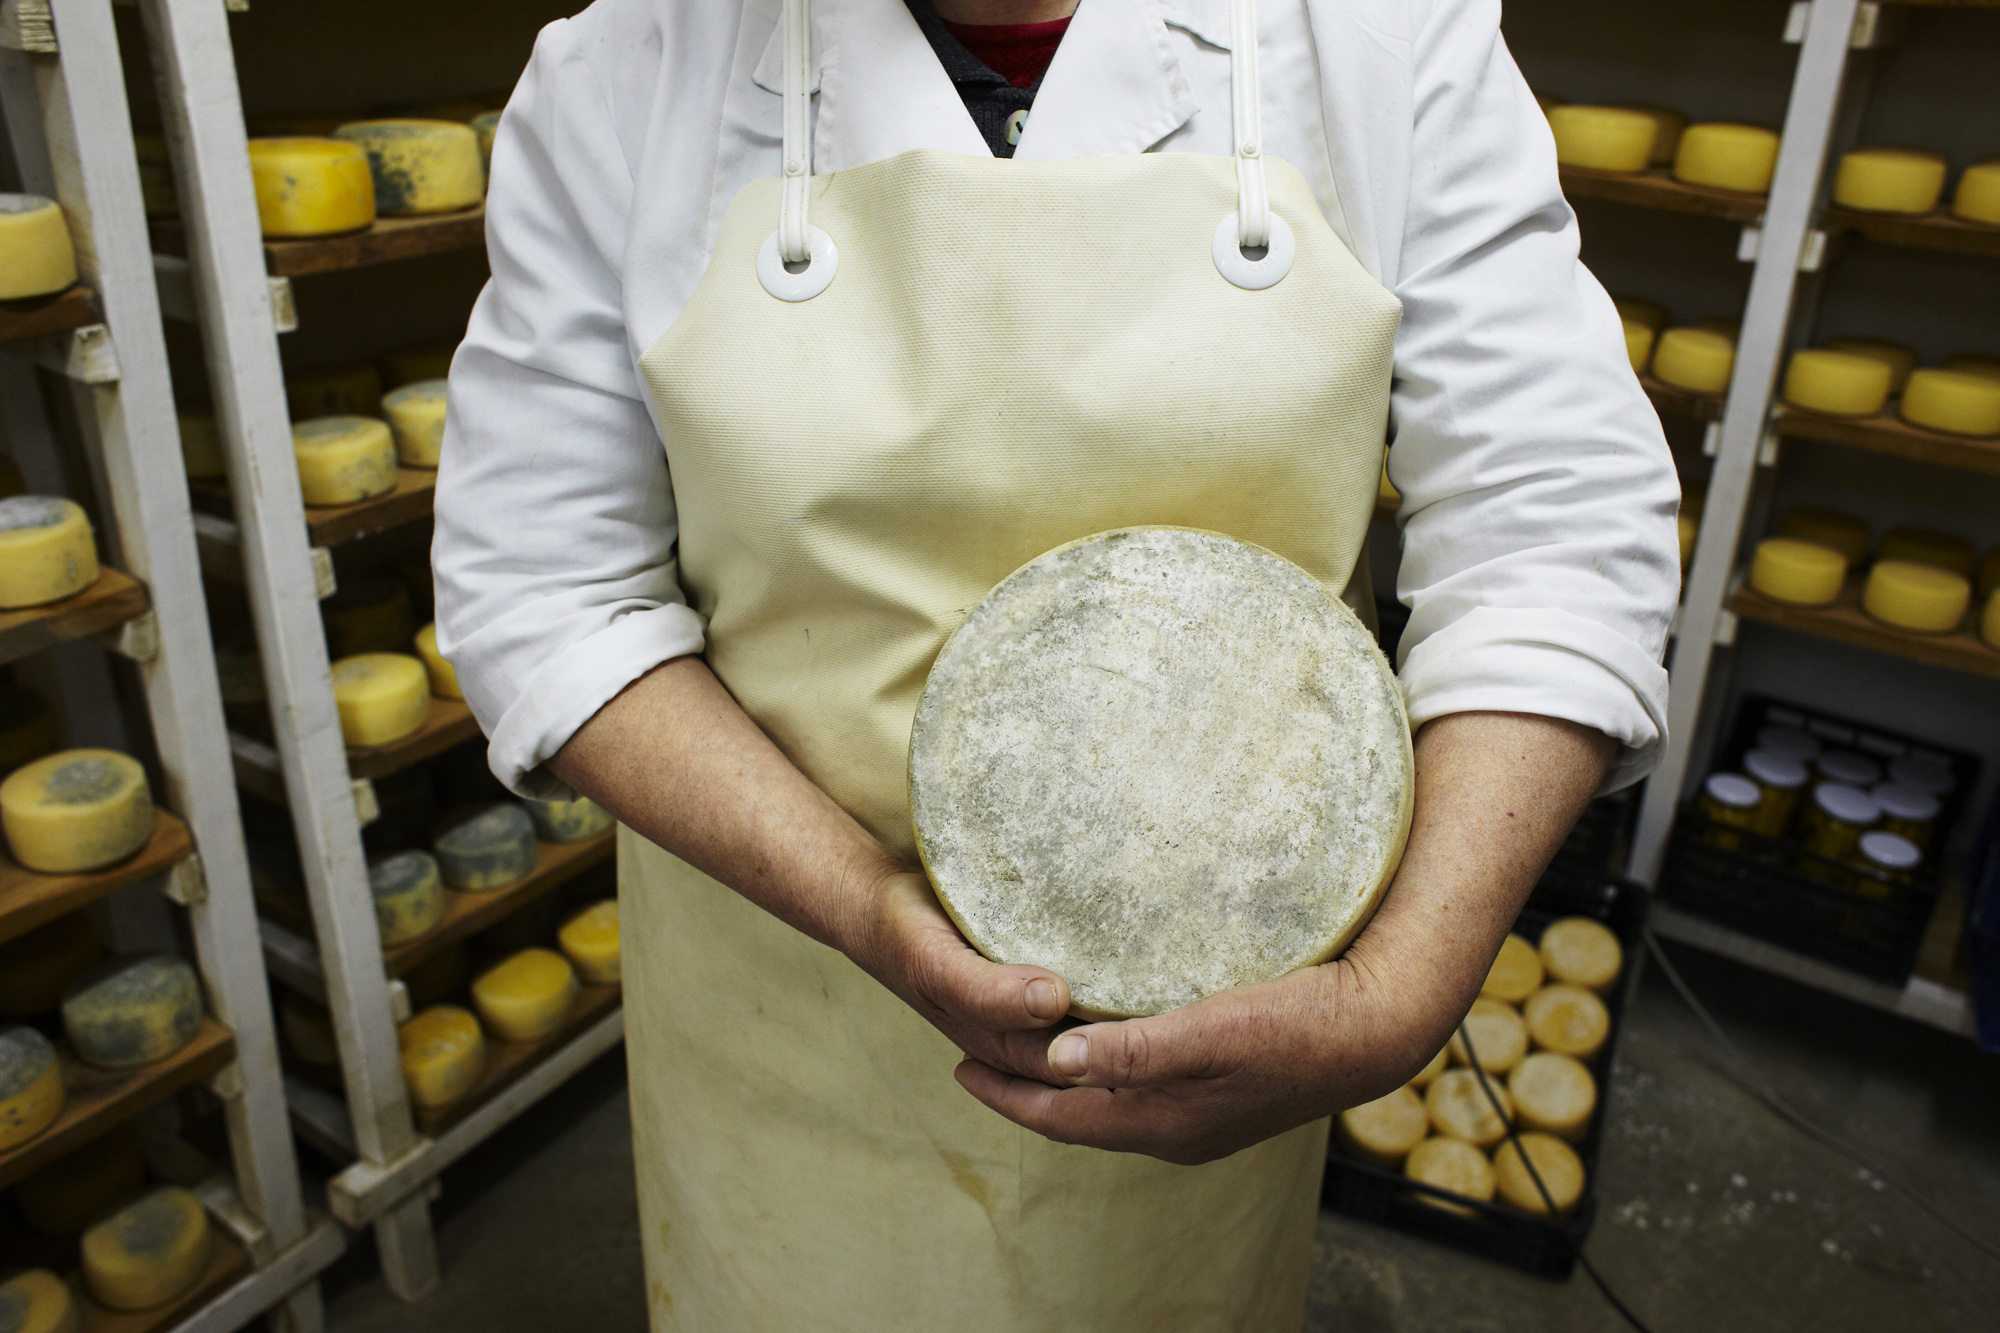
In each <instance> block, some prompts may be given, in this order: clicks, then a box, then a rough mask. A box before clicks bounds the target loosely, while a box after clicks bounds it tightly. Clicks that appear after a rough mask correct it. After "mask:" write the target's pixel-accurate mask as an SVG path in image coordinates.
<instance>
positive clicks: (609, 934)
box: [556, 898, 624, 986]
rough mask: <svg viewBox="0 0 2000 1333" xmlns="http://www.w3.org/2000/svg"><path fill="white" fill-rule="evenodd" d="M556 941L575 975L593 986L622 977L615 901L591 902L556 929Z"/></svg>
mask: <svg viewBox="0 0 2000 1333" xmlns="http://www.w3.org/2000/svg"><path fill="white" fill-rule="evenodd" d="M556 943H557V944H558V945H560V946H562V951H563V955H564V957H566V958H568V959H569V961H570V962H571V963H573V964H575V966H576V972H577V975H578V976H580V977H582V978H583V979H584V980H585V981H587V982H589V983H590V984H591V985H593V986H603V985H608V984H609V983H611V982H614V981H618V980H620V979H621V978H622V977H623V976H624V972H623V969H622V968H621V967H620V966H619V961H618V902H617V900H616V899H614V898H607V899H605V900H604V901H603V902H601V903H592V904H591V905H590V906H589V907H586V908H584V909H583V910H582V911H581V912H578V913H577V914H576V915H575V916H573V917H571V918H570V919H569V920H568V921H566V922H564V923H563V928H562V929H561V930H560V931H558V932H556Z"/></svg>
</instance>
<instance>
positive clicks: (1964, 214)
mask: <svg viewBox="0 0 2000 1333" xmlns="http://www.w3.org/2000/svg"><path fill="white" fill-rule="evenodd" d="M1951 215H1952V216H1953V217H1955V218H1961V219H1963V220H1964V221H1966V222H1985V223H1988V224H1990V225H1993V226H2000V161H1996V162H1980V163H1977V164H1975V165H1973V166H1969V167H1967V168H1966V169H1965V174H1964V175H1963V176H1960V177H1959V178H1958V192H1957V193H1956V194H1955V195H1953V196H1952V201H1951Z"/></svg>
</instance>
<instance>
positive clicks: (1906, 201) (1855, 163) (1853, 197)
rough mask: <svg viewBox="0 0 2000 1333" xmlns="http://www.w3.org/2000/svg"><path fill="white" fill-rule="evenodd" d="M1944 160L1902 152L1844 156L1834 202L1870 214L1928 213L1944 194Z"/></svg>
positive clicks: (1867, 151)
mask: <svg viewBox="0 0 2000 1333" xmlns="http://www.w3.org/2000/svg"><path fill="white" fill-rule="evenodd" d="M1944 172H1945V162H1944V159H1943V158H1941V157H1939V156H1938V155H1937V154H1936V153H1913V152H1909V151H1907V150H1905V149H1901V148H1857V149H1855V150H1854V151H1853V152H1851V153H1843V154H1842V155H1841V158H1840V167H1839V169H1838V170H1836V171H1835V172H1834V176H1833V202H1834V203H1836V204H1839V205H1840V206H1841V207H1842V208H1855V209H1860V210H1862V211H1864V212H1869V213H1928V212H1930V211H1931V210H1932V209H1933V208H1936V207H1937V202H1938V197H1939V196H1940V195H1942V194H1943V193H1944Z"/></svg>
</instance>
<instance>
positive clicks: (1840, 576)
mask: <svg viewBox="0 0 2000 1333" xmlns="http://www.w3.org/2000/svg"><path fill="white" fill-rule="evenodd" d="M1846 580H1847V558H1846V557H1845V556H1843V555H1841V553H1840V552H1838V551H1836V550H1834V549H1833V548H1832V547H1831V546H1821V545H1818V544H1817V543H1815V542H1802V541H1799V540H1798V539H1797V538H1795V537H1766V538H1765V539H1764V540H1763V541H1760V542H1758V543H1757V553H1756V554H1755V555H1754V556H1752V557H1751V559H1750V586H1751V587H1753V588H1755V589H1756V590H1757V591H1758V592H1761V593H1763V594H1764V595H1765V596H1766V597H1769V598H1770V599H1771V600H1772V601H1776V602H1788V603H1790V604H1792V605H1793V606H1826V605H1829V604H1831V603H1833V602H1835V601H1838V600H1839V598H1840V589H1841V585H1842V584H1843V583H1845V582H1846Z"/></svg>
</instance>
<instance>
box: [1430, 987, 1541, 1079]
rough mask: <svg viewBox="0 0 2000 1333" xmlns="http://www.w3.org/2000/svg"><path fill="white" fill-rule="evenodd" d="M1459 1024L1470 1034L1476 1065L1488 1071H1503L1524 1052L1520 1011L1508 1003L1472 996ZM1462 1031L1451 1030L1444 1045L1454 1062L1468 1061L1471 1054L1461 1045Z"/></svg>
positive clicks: (1525, 1034)
mask: <svg viewBox="0 0 2000 1333" xmlns="http://www.w3.org/2000/svg"><path fill="white" fill-rule="evenodd" d="M1459 1026H1460V1027H1461V1028H1463V1029H1465V1032H1470V1033H1471V1034H1472V1047H1473V1051H1474V1052H1475V1053H1477V1055H1478V1056H1479V1066H1480V1068H1482V1069H1484V1070H1485V1071H1486V1072H1487V1073H1489V1074H1494V1075H1500V1074H1504V1073H1506V1072H1507V1071H1508V1070H1510V1069H1512V1068H1513V1067H1514V1066H1515V1065H1517V1064H1520V1063H1521V1057H1522V1056H1523V1055H1526V1054H1527V1053H1528V1029H1527V1026H1526V1024H1524V1023H1522V1022H1521V1015H1520V1013H1519V1012H1518V1011H1516V1010H1515V1008H1514V1006H1513V1005H1511V1004H1502V1003H1500V1001H1498V1000H1488V999H1484V998H1482V999H1477V1000H1474V1001H1473V1002H1472V1012H1470V1013H1468V1014H1467V1015H1466V1016H1465V1018H1464V1020H1463V1021H1462V1022H1461V1023H1460V1025H1459ZM1465 1032H1454V1033H1453V1034H1452V1037H1451V1041H1450V1042H1449V1043H1447V1044H1446V1046H1445V1050H1446V1051H1448V1052H1450V1054H1451V1062H1452V1063H1453V1064H1455V1065H1467V1066H1469V1065H1471V1064H1472V1057H1471V1055H1469V1054H1468V1053H1467V1052H1466V1049H1465Z"/></svg>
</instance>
